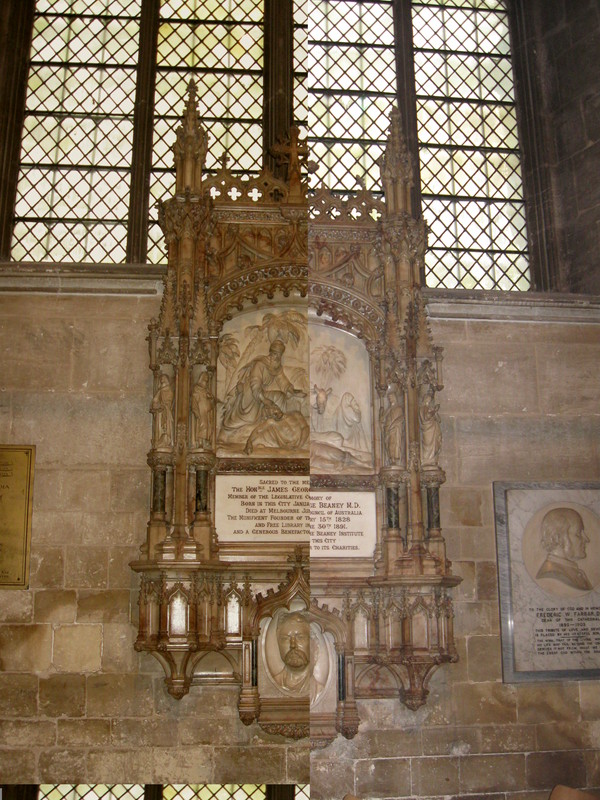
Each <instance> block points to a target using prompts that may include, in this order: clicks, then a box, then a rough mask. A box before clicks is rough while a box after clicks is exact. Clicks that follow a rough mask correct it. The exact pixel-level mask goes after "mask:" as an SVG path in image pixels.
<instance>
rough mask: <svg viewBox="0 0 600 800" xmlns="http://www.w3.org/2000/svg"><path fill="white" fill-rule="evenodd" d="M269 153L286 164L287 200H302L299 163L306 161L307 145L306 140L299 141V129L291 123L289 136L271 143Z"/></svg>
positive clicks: (292, 201)
mask: <svg viewBox="0 0 600 800" xmlns="http://www.w3.org/2000/svg"><path fill="white" fill-rule="evenodd" d="M271 153H272V154H273V155H274V156H275V158H276V160H277V163H278V164H287V165H288V175H287V180H288V184H289V187H290V191H289V195H288V199H289V202H291V203H297V202H302V201H303V200H304V191H303V187H302V173H301V165H302V164H306V162H307V159H308V145H307V144H306V142H301V141H300V129H299V128H297V127H296V126H295V125H293V126H292V127H291V128H290V138H289V139H288V140H287V141H280V142H278V143H277V144H275V145H273V147H272V148H271Z"/></svg>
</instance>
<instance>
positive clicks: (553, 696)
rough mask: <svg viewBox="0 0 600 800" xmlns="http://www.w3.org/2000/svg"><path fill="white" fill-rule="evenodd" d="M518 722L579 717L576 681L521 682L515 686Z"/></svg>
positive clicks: (569, 719) (570, 719)
mask: <svg viewBox="0 0 600 800" xmlns="http://www.w3.org/2000/svg"><path fill="white" fill-rule="evenodd" d="M517 715H518V720H519V722H526V723H534V724H535V723H537V722H542V721H543V722H551V721H554V722H569V721H576V720H578V719H579V717H580V715H579V687H578V686H577V684H576V683H546V684H537V685H536V684H521V685H519V686H518V687H517Z"/></svg>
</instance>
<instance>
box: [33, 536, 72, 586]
mask: <svg viewBox="0 0 600 800" xmlns="http://www.w3.org/2000/svg"><path fill="white" fill-rule="evenodd" d="M29 572H30V574H29V586H30V587H31V588H32V589H60V588H62V587H63V586H64V582H65V556H64V552H63V549H62V547H46V546H42V545H37V544H35V541H34V542H32V545H31V557H30V564H29Z"/></svg>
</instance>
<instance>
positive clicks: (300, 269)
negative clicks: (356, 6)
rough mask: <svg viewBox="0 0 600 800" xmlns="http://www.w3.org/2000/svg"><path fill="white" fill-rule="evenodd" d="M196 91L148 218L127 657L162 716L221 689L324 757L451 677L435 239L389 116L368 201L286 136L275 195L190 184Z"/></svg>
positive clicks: (269, 179) (246, 716) (195, 148)
mask: <svg viewBox="0 0 600 800" xmlns="http://www.w3.org/2000/svg"><path fill="white" fill-rule="evenodd" d="M195 92H196V89H195V86H194V85H193V84H191V85H190V89H189V95H188V98H187V101H186V106H185V113H184V118H183V122H182V124H181V126H180V128H179V129H178V131H177V133H176V141H175V145H174V148H173V151H174V156H175V171H176V189H175V193H174V195H173V197H171V198H170V199H168V200H165V201H164V202H163V203H162V204H161V205H160V212H159V221H160V224H161V227H162V230H163V232H164V235H165V241H166V245H167V252H168V266H167V272H166V276H165V279H164V291H163V298H162V304H161V308H160V314H159V317H158V319H156V320H152V321H151V323H150V326H149V335H148V343H149V354H150V369H151V370H152V373H153V377H154V387H153V396H152V401H151V405H150V413H151V414H152V440H151V447H150V451H149V454H148V464H149V466H150V469H151V473H152V498H151V510H150V518H149V522H148V528H147V535H146V540H145V542H144V544H143V545H142V546H141V548H140V557H139V559H138V560H137V561H135V562H134V563H133V564H132V568H133V569H134V570H135V571H136V572H139V573H140V575H141V590H140V622H139V634H138V639H137V641H136V649H138V650H140V651H144V652H149V653H151V654H152V655H153V656H154V657H155V658H157V659H158V660H159V662H160V663H161V664H162V666H163V668H164V670H165V674H166V678H165V682H166V685H167V688H168V691H169V692H170V693H171V694H172V695H173V696H174V697H176V698H181V697H183V696H184V695H185V694H186V693H187V692H188V691H189V690H190V687H191V686H192V685H194V684H197V683H233V684H236V685H239V686H240V697H239V703H238V710H239V714H240V718H241V720H242V722H244V723H245V724H258V725H260V726H262V727H263V728H264V729H265V730H267V731H269V732H270V733H277V734H281V735H284V736H287V737H290V738H297V737H302V736H307V735H308V733H309V722H310V733H311V737H312V739H313V742H314V744H315V745H317V746H325V745H326V744H327V743H328V742H330V741H331V740H332V739H333V738H334V737H335V736H336V735H338V733H341V734H342V735H344V736H346V737H348V738H351V737H352V736H354V735H355V734H356V732H357V730H358V725H359V716H358V711H357V705H356V699H357V698H364V699H368V698H377V697H399V698H400V700H401V701H402V702H404V703H405V704H406V705H407V706H408V707H409V708H413V709H414V708H417V707H418V706H419V705H421V704H422V703H423V702H425V699H426V696H427V682H428V680H429V678H430V676H431V674H432V672H433V671H434V670H435V669H436V668H437V666H439V665H440V664H443V663H445V662H449V661H453V660H456V651H455V647H454V641H453V632H452V616H453V615H452V602H451V596H450V590H451V588H452V587H453V586H454V585H456V584H457V583H458V581H459V579H457V578H456V577H455V576H453V575H452V572H451V565H450V562H449V561H448V560H447V558H446V554H445V544H444V539H443V537H442V533H441V524H440V514H439V486H440V484H441V483H442V482H443V481H444V479H445V476H444V473H443V470H442V469H441V467H440V464H439V459H440V448H441V421H440V414H439V404H438V402H437V395H438V393H439V392H440V391H441V390H442V388H443V386H442V377H441V350H440V349H439V348H438V347H436V346H435V345H434V343H433V339H432V336H431V331H430V329H429V324H428V320H427V314H426V309H425V303H424V300H423V296H422V293H421V283H420V282H421V274H422V272H423V263H424V261H423V259H424V253H425V250H426V246H427V228H426V225H425V223H424V221H423V220H422V219H420V218H415V217H414V216H413V214H412V209H411V207H410V191H409V189H410V186H411V184H412V167H411V163H410V158H409V156H408V151H407V148H406V145H405V141H404V137H403V135H402V130H401V121H400V117H399V113H398V112H397V111H395V112H394V113H393V115H392V120H391V128H390V136H389V139H388V144H387V147H386V150H385V153H384V155H383V157H382V159H381V161H380V167H381V176H382V178H381V180H382V188H383V199H382V198H381V197H379V196H375V195H373V194H371V193H369V192H367V191H366V190H365V189H364V187H362V188H361V189H360V191H359V192H357V193H356V194H355V195H354V196H352V197H349V198H344V199H341V198H339V197H336V196H334V195H333V194H332V193H331V192H330V191H328V190H327V189H325V188H319V189H317V190H316V191H314V192H311V193H310V195H309V193H308V192H307V186H306V172H307V159H308V155H309V153H308V148H307V145H306V144H305V143H304V142H302V141H301V140H300V139H299V136H298V131H297V130H295V129H292V130H291V132H290V137H289V139H288V140H287V141H286V142H279V143H278V144H277V145H276V147H275V148H274V155H275V156H276V157H277V158H278V159H279V160H280V161H281V162H284V163H286V164H287V172H288V174H287V179H286V180H280V179H279V178H276V177H275V176H273V175H272V174H271V173H270V172H269V171H267V170H264V171H263V172H262V173H261V174H260V175H258V176H255V177H250V178H242V177H239V176H235V175H233V174H232V173H231V172H230V171H229V169H228V167H227V157H226V154H224V155H223V157H222V159H221V166H220V168H219V169H218V170H217V171H216V172H215V173H214V174H210V175H208V174H204V173H203V166H204V163H205V159H206V153H207V148H208V147H209V141H208V137H207V134H206V132H205V131H204V129H203V127H202V125H201V123H200V121H199V119H198V114H197V110H196V94H195ZM309 345H310V346H309ZM309 489H310V493H309ZM309 502H310V511H309ZM311 541H312V548H310V547H309V545H310V543H311ZM309 549H310V550H311V552H310V583H309ZM309 709H310V711H309Z"/></svg>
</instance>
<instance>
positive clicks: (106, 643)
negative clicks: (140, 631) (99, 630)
mask: <svg viewBox="0 0 600 800" xmlns="http://www.w3.org/2000/svg"><path fill="white" fill-rule="evenodd" d="M136 637H137V631H136V629H135V628H134V627H133V625H131V624H129V623H126V624H115V623H107V624H105V625H104V628H103V643H102V671H103V672H115V673H119V672H137V666H138V654H137V653H136V652H135V650H134V649H133V645H134V643H135V640H136Z"/></svg>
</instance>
